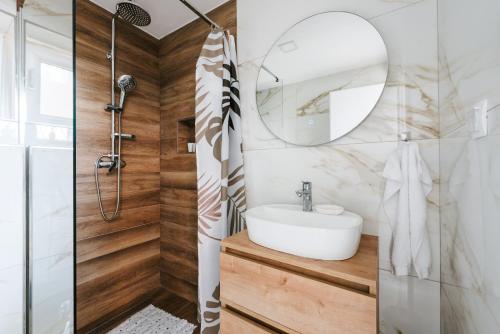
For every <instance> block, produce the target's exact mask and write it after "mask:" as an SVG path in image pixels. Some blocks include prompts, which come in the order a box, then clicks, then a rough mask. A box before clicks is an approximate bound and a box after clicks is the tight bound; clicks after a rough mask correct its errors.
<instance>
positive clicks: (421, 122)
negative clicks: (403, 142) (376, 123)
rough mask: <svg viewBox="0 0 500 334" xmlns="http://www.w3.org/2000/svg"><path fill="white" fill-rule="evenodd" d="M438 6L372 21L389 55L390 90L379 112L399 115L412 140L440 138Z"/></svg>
mask: <svg viewBox="0 0 500 334" xmlns="http://www.w3.org/2000/svg"><path fill="white" fill-rule="evenodd" d="M436 6H437V3H436V0H425V1H421V2H419V3H417V4H415V5H412V6H407V7H405V8H402V9H400V10H397V11H394V12H391V13H389V14H387V15H383V16H379V17H376V18H374V19H373V20H371V22H372V23H373V24H374V26H375V27H376V28H377V29H378V30H379V31H380V33H381V34H382V36H383V38H384V40H385V41H386V45H387V50H388V55H389V78H388V82H387V87H386V91H385V92H384V95H383V96H382V99H381V101H380V103H379V105H378V106H377V109H383V110H385V111H384V112H383V113H382V114H383V115H386V114H388V113H389V112H390V111H392V112H395V113H396V114H395V115H393V118H394V119H395V120H396V121H397V123H398V124H399V131H409V134H410V138H412V139H432V138H438V137H439V122H438V121H439V114H438V61H437V34H436V31H437V13H436ZM375 112H377V111H375ZM367 121H369V120H367ZM367 123H368V122H367ZM397 133H398V132H397V131H396V134H397Z"/></svg>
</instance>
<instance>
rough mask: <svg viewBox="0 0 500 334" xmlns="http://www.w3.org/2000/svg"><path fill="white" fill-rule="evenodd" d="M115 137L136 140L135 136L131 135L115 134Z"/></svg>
mask: <svg viewBox="0 0 500 334" xmlns="http://www.w3.org/2000/svg"><path fill="white" fill-rule="evenodd" d="M115 137H122V139H126V140H135V135H132V134H129V133H115Z"/></svg>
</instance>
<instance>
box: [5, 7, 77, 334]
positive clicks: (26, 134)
mask: <svg viewBox="0 0 500 334" xmlns="http://www.w3.org/2000/svg"><path fill="white" fill-rule="evenodd" d="M72 21H73V8H72V2H71V1H66V0H47V1H43V2H40V1H33V0H26V1H25V2H24V7H23V8H22V9H19V10H16V1H14V0H0V76H1V83H0V162H1V163H0V300H1V301H2V302H1V303H0V333H9V334H10V333H13V334H16V333H47V334H59V333H61V334H69V333H73V322H74V321H73V309H74V306H73V301H74V297H73V285H74V278H73V270H74V269H73V268H74V265H73V262H74V254H73V245H74V242H73V238H74V236H73V235H74V220H73V197H74V195H73V180H74V177H73V173H74V172H73V144H74V143H73V118H74V117H73V114H74V107H73V28H72Z"/></svg>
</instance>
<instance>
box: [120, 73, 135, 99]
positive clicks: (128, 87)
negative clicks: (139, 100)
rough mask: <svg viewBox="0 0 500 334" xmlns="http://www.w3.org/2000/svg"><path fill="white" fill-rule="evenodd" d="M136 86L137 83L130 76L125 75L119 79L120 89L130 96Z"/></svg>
mask: <svg viewBox="0 0 500 334" xmlns="http://www.w3.org/2000/svg"><path fill="white" fill-rule="evenodd" d="M136 86H137V83H136V82H135V79H134V77H133V76H131V75H129V74H124V75H122V76H121V77H119V78H118V87H119V88H120V90H121V91H122V92H124V93H125V94H128V93H130V92H131V91H133V90H134V89H135V87H136Z"/></svg>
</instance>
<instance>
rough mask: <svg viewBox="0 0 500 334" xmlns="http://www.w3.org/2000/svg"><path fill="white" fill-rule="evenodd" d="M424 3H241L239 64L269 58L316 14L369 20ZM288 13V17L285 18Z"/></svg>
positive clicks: (259, 0) (283, 0) (353, 0)
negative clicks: (287, 35)
mask: <svg viewBox="0 0 500 334" xmlns="http://www.w3.org/2000/svg"><path fill="white" fill-rule="evenodd" d="M419 1H420V0H369V1H367V0H310V1H307V2H304V1H298V0H292V1H290V0H273V1H268V0H240V1H238V3H237V9H238V48H239V49H238V51H239V55H238V57H239V63H240V64H241V63H244V62H247V61H251V60H255V59H257V58H261V57H263V56H265V55H266V54H267V52H268V50H269V49H270V48H271V46H272V45H273V43H274V42H275V41H276V40H277V39H278V38H279V37H280V36H281V35H282V34H283V33H284V32H285V31H287V30H288V29H289V28H290V27H291V26H293V25H294V24H296V23H297V22H299V21H302V20H304V19H306V18H308V17H309V16H312V15H314V14H318V13H322V12H328V11H346V12H352V13H356V14H359V15H361V16H363V17H365V18H367V19H370V18H374V17H377V16H380V15H383V14H384V13H389V12H391V11H394V10H396V9H398V8H402V7H405V6H407V5H409V4H413V3H416V2H419ZM284 13H286V15H283V14H284Z"/></svg>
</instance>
